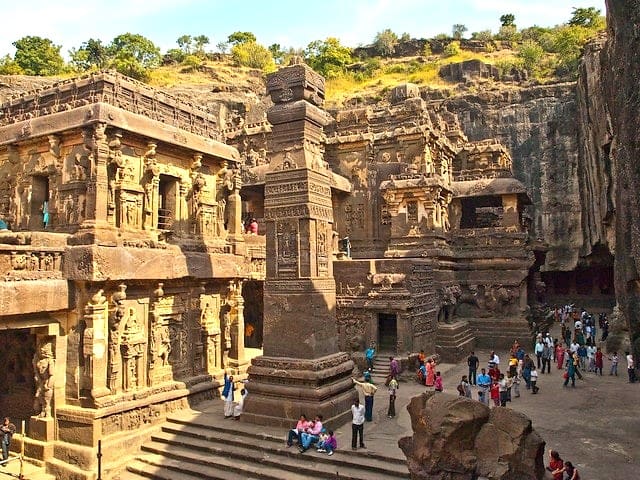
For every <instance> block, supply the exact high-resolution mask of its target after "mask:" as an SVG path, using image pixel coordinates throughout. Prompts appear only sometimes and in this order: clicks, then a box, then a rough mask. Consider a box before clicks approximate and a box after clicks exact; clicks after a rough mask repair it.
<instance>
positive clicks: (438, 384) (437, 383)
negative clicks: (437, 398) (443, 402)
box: [434, 372, 443, 392]
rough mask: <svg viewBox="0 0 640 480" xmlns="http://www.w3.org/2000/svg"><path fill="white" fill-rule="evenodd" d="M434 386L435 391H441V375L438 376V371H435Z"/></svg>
mask: <svg viewBox="0 0 640 480" xmlns="http://www.w3.org/2000/svg"><path fill="white" fill-rule="evenodd" d="M434 387H435V390H436V392H441V391H442V390H443V387H442V377H441V376H440V372H436V381H435V383H434Z"/></svg>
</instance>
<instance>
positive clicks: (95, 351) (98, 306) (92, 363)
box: [82, 289, 111, 400]
mask: <svg viewBox="0 0 640 480" xmlns="http://www.w3.org/2000/svg"><path fill="white" fill-rule="evenodd" d="M84 318H85V322H86V324H87V326H86V328H85V330H84V333H83V342H82V345H83V348H82V355H83V357H84V367H83V370H82V375H83V377H84V379H85V383H86V385H88V386H89V388H90V392H91V398H93V399H94V400H95V399H97V398H100V397H104V396H106V395H110V393H111V392H110V390H109V389H108V388H107V365H108V355H107V334H108V330H109V325H108V320H109V304H108V303H107V298H106V297H105V296H104V291H103V290H102V289H100V290H98V292H97V293H96V294H95V295H94V296H93V297H91V300H90V301H89V303H87V306H86V307H85V317H84Z"/></svg>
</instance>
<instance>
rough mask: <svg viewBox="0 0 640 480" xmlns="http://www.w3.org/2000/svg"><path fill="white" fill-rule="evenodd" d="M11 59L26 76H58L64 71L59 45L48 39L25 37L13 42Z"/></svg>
mask: <svg viewBox="0 0 640 480" xmlns="http://www.w3.org/2000/svg"><path fill="white" fill-rule="evenodd" d="M13 46H14V47H16V54H15V55H14V57H13V59H14V61H15V63H16V64H17V65H18V66H19V67H20V68H21V69H22V71H23V72H24V73H25V74H26V75H43V76H47V75H58V74H60V73H62V72H63V71H64V60H63V59H62V56H61V55H60V48H62V47H61V46H60V45H54V44H53V42H52V41H51V40H49V39H48V38H42V37H35V36H33V37H32V36H27V37H22V38H21V39H20V40H16V41H15V42H13Z"/></svg>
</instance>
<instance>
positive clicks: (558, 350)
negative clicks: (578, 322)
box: [556, 344, 564, 370]
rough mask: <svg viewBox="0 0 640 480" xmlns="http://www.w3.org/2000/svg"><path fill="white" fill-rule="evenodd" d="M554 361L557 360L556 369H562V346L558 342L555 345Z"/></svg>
mask: <svg viewBox="0 0 640 480" xmlns="http://www.w3.org/2000/svg"><path fill="white" fill-rule="evenodd" d="M556 361H557V362H558V370H562V367H563V366H564V348H562V345H560V344H558V345H557V346H556Z"/></svg>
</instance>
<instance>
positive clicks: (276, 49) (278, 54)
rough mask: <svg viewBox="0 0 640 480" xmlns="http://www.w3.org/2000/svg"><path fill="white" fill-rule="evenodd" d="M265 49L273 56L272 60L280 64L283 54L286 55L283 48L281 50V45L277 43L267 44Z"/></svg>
mask: <svg viewBox="0 0 640 480" xmlns="http://www.w3.org/2000/svg"><path fill="white" fill-rule="evenodd" d="M267 49H268V50H269V51H270V52H271V56H272V57H273V60H274V61H275V62H276V63H277V64H278V65H280V64H281V63H282V61H283V60H284V56H285V55H286V52H285V51H284V50H282V47H281V46H280V44H279V43H272V44H271V45H269V46H268V47H267Z"/></svg>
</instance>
